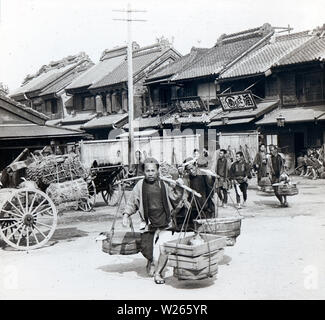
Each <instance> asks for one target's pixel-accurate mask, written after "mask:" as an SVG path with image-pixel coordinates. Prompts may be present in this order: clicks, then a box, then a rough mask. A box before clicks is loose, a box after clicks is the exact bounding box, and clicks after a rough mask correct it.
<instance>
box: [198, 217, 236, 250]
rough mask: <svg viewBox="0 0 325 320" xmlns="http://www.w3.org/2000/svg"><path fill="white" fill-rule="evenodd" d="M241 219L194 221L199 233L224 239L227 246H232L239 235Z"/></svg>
mask: <svg viewBox="0 0 325 320" xmlns="http://www.w3.org/2000/svg"><path fill="white" fill-rule="evenodd" d="M241 220H242V218H241V217H231V218H214V219H198V220H195V224H196V228H197V230H198V231H199V232H203V233H207V234H215V235H219V236H224V237H226V244H227V246H233V245H234V244H235V243H236V238H237V237H238V236H239V235H240V228H241Z"/></svg>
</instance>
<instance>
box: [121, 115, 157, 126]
mask: <svg viewBox="0 0 325 320" xmlns="http://www.w3.org/2000/svg"><path fill="white" fill-rule="evenodd" d="M160 124H161V119H160V117H159V116H156V117H147V118H142V117H138V118H136V119H134V120H133V126H134V129H137V128H158V127H159V126H160ZM123 129H129V124H128V123H127V124H125V125H124V126H123Z"/></svg>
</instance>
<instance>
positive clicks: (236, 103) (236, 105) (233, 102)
mask: <svg viewBox="0 0 325 320" xmlns="http://www.w3.org/2000/svg"><path fill="white" fill-rule="evenodd" d="M218 97H219V99H220V102H221V105H222V108H223V110H224V111H230V110H244V109H255V108H256V103H255V101H254V98H253V96H252V93H251V92H250V91H243V92H232V93H228V94H220V95H218Z"/></svg>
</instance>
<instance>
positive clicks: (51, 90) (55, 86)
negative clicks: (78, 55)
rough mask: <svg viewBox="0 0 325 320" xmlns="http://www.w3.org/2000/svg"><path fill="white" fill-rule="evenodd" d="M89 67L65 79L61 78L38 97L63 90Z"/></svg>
mask: <svg viewBox="0 0 325 320" xmlns="http://www.w3.org/2000/svg"><path fill="white" fill-rule="evenodd" d="M89 67H90V65H89V66H88V67H85V68H83V69H81V70H80V71H79V72H78V71H76V72H72V73H70V74H68V75H67V76H66V77H63V78H62V79H60V80H59V81H57V82H55V83H54V84H53V85H51V86H49V87H48V88H46V89H45V90H43V91H42V92H41V94H40V96H46V95H48V94H53V93H56V92H59V91H60V90H62V89H64V88H65V87H66V86H67V85H69V84H70V83H71V82H72V81H73V80H74V79H76V78H78V77H79V76H80V75H81V74H82V73H83V72H85V71H86V70H87V69H89Z"/></svg>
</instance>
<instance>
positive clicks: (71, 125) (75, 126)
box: [60, 124, 84, 132]
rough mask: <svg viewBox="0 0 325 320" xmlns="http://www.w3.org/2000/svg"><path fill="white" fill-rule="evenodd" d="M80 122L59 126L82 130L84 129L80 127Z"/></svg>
mask: <svg viewBox="0 0 325 320" xmlns="http://www.w3.org/2000/svg"><path fill="white" fill-rule="evenodd" d="M81 126H82V124H67V125H64V126H60V128H65V129H72V130H78V131H80V132H84V130H82V129H81Z"/></svg>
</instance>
